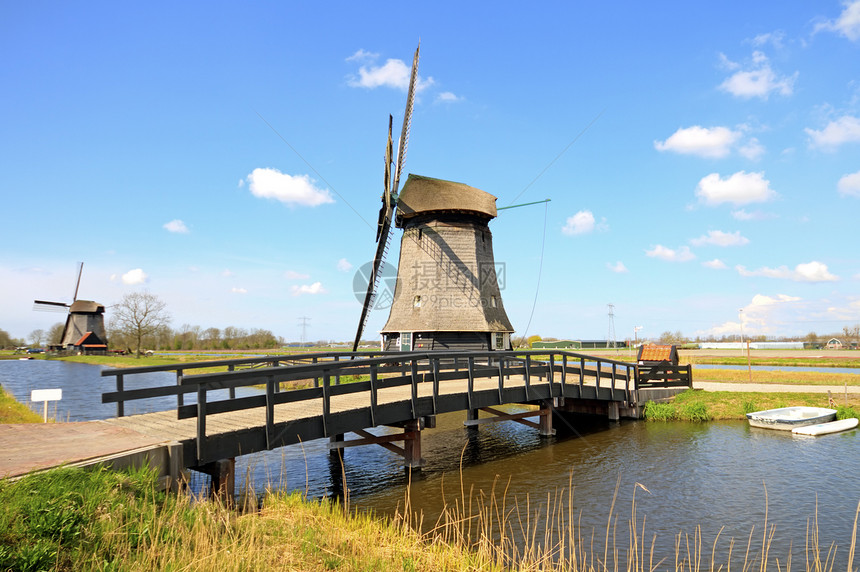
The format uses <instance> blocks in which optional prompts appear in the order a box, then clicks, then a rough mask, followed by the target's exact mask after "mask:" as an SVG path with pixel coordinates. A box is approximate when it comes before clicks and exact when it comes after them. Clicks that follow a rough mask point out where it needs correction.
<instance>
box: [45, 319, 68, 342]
mask: <svg viewBox="0 0 860 572" xmlns="http://www.w3.org/2000/svg"><path fill="white" fill-rule="evenodd" d="M65 331H66V325H65V324H64V323H63V322H57V323H56V324H54V325H53V326H51V329H49V330H48V338H47V343H48V344H49V345H59V344H60V343H62V341H63V333H65Z"/></svg>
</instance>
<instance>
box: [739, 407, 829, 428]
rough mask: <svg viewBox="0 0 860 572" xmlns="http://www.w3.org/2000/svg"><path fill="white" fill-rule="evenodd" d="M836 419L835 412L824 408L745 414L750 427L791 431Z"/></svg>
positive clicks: (772, 410) (800, 408) (781, 409)
mask: <svg viewBox="0 0 860 572" xmlns="http://www.w3.org/2000/svg"><path fill="white" fill-rule="evenodd" d="M834 419H836V410H835V409H827V408H824V407H804V406H799V407H781V408H779V409H768V410H766V411H755V412H753V413H747V420H748V421H749V424H750V427H760V428H762V429H777V430H781V431H791V430H792V429H794V428H796V427H804V426H806V425H817V424H820V423H827V422H828V421H833V420H834Z"/></svg>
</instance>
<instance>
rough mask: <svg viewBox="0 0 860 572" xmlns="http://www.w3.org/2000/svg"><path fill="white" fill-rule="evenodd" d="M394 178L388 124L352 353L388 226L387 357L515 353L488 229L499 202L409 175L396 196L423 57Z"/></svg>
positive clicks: (385, 248)
mask: <svg viewBox="0 0 860 572" xmlns="http://www.w3.org/2000/svg"><path fill="white" fill-rule="evenodd" d="M419 50H420V46H419V48H418V49H417V50H415V57H414V58H413V61H412V75H411V78H410V82H409V91H408V94H407V99H406V112H405V113H404V116H403V127H402V130H401V135H400V144H399V149H398V153H397V159H396V168H395V171H394V177H393V178H392V177H391V164H392V156H393V152H392V151H393V146H392V139H391V124H392V118H391V117H390V116H389V120H388V144H387V146H386V150H385V175H384V187H383V194H382V208H381V209H380V211H379V222H378V228H377V233H376V240H377V248H376V255H375V256H374V259H373V268H372V272H371V275H370V277H369V281H368V287H367V294H366V295H365V300H364V305H363V307H362V311H361V319H360V320H359V325H358V331H357V332H356V335H355V342H354V344H353V351H355V349H356V348H357V347H358V343H359V340H360V339H361V335H362V333H363V331H364V326H365V324H366V322H367V316H368V311H369V309H370V308H371V307H373V303H374V300H375V297H376V289H377V286H378V283H379V279H380V269H381V267H382V264H383V262H384V258H385V255H386V254H387V252H388V247H389V243H390V241H391V222H392V220H394V222H395V225H396V226H397V227H398V228H402V229H403V237H402V239H401V243H400V261H399V263H398V267H397V283H396V287H395V291H394V300H393V302H392V304H391V313H390V315H389V317H388V322H387V323H386V324H385V327H384V328H383V329H382V334H383V348H384V349H386V350H402V351H411V350H434V349H435V350H442V349H448V350H457V349H464V350H465V349H471V350H481V349H500V350H504V349H510V347H511V342H510V335H511V333H512V332H513V327H511V322H510V320H509V319H508V317H507V314H506V313H505V310H504V306H503V305H502V297H501V294H500V292H499V285H498V279H497V276H496V264H495V260H494V257H493V242H492V234H491V233H490V229H489V226H488V223H489V221H490V220H492V219H493V218H495V217H496V214H497V211H496V197H494V196H493V195H491V194H489V193H486V192H484V191H482V190H480V189H476V188H474V187H470V186H468V185H464V184H462V183H455V182H451V181H443V180H440V179H432V178H429V177H421V176H417V175H409V178H408V179H407V181H406V183H405V184H404V186H403V190H402V192H400V193H399V195H398V190H399V184H400V175H401V172H402V169H403V165H404V163H405V160H406V146H407V144H408V140H409V127H410V120H411V117H412V106H413V102H414V97H415V79H416V77H417V73H418V53H419Z"/></svg>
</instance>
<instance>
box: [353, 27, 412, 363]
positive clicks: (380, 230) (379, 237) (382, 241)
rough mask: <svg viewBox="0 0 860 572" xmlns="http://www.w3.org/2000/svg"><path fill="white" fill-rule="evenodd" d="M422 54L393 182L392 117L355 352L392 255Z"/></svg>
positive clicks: (410, 86) (408, 99)
mask: <svg viewBox="0 0 860 572" xmlns="http://www.w3.org/2000/svg"><path fill="white" fill-rule="evenodd" d="M420 50H421V44H419V45H418V48H417V49H416V50H415V56H414V57H413V58H412V74H411V76H410V78H409V91H408V92H407V94H406V111H405V112H404V114H403V127H402V128H401V130H400V142H399V145H398V149H397V164H396V167H395V171H394V179H393V180H392V179H391V163H392V154H393V153H392V140H391V130H392V123H393V118H392V117H391V116H389V117H388V143H387V144H386V147H385V174H384V177H383V192H382V207H380V209H379V221H378V226H377V229H376V241H377V244H376V254H375V255H374V257H373V267H372V269H371V272H370V276H369V277H368V281H367V293H366V294H365V296H364V304H363V305H362V307H361V317H360V318H359V320H358V329H357V330H356V332H355V340H354V341H353V344H352V351H356V350H357V349H358V344H359V342H360V341H361V335H362V334H363V333H364V327H365V326H366V325H367V319H368V317H369V312H370V308H372V307H373V302H374V300H375V298H376V290H377V288H378V286H379V279H380V270H381V269H382V265H383V264H384V262H385V255H386V254H388V248H389V245H390V244H391V220H392V218H394V211H395V209H396V208H397V192H398V190H399V188H400V187H399V185H400V174H401V173H402V172H403V166H404V165H405V164H406V147H407V145H408V143H409V128H410V124H411V121H412V106H413V103H414V101H415V82H416V78H417V77H418V53H419V52H420Z"/></svg>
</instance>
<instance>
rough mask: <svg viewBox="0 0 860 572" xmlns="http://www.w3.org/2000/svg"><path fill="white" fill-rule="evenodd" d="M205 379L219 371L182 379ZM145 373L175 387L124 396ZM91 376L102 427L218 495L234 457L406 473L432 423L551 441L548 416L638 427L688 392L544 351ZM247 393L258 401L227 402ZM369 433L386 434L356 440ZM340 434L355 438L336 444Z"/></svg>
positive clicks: (370, 356)
mask: <svg viewBox="0 0 860 572" xmlns="http://www.w3.org/2000/svg"><path fill="white" fill-rule="evenodd" d="M212 367H220V368H225V369H226V370H227V371H221V372H217V373H201V374H196V375H189V373H191V372H193V371H194V370H195V369H198V368H212ZM152 372H173V373H174V374H175V377H176V382H175V383H170V384H166V385H161V386H157V387H151V386H150V387H135V386H136V383H135V377H136V376H139V375H140V374H145V373H152ZM102 375H103V376H108V377H114V378H115V380H116V391H111V392H107V393H104V394H103V395H102V401H103V402H104V403H116V405H117V417H116V418H113V419H108V420H106V421H105V422H106V423H109V424H111V425H114V426H118V427H120V428H124V429H129V430H133V431H135V432H136V433H139V434H143V435H146V436H148V437H151V438H154V439H157V440H161V441H162V442H164V443H170V445H169V455H167V456H168V457H169V461H168V462H167V465H168V466H170V467H172V469H171V470H170V472H172V473H174V474H173V475H172V476H173V477H176V476H178V475H176V474H175V473H176V471H177V469H186V468H192V469H195V470H199V471H203V472H205V473H208V474H209V475H211V476H212V478H213V486H226V487H227V488H228V490H231V489H232V466H233V463H232V459H234V458H235V457H236V456H238V455H244V454H248V453H254V452H257V451H265V450H270V449H274V448H277V447H282V446H285V445H291V444H295V443H299V442H300V441H309V440H312V439H319V438H323V437H328V438H329V439H330V440H331V444H330V447H331V449H332V450H333V451H337V450H338V449H341V448H344V447H351V446H356V445H370V444H378V445H382V446H384V447H386V448H387V449H389V450H391V451H393V452H396V453H398V454H400V455H402V456H403V457H404V460H405V464H406V465H407V466H410V467H418V466H420V465H421V430H422V429H423V428H425V427H432V426H434V425H435V415H437V414H440V413H448V412H454V411H466V412H467V420H466V422H465V423H466V425H467V426H477V425H480V424H482V423H488V422H495V421H506V420H511V421H517V422H521V423H525V424H527V425H530V426H532V427H534V428H535V429H537V430H538V431H540V433H541V434H542V435H551V434H553V428H552V419H553V415H554V414H563V413H591V414H602V415H607V416H608V417H609V418H610V419H619V418H621V417H632V418H638V417H639V415H640V411H641V406H643V405H644V404H645V403H646V402H647V401H648V400H657V399H660V398H664V397H668V396H670V395H672V394H674V393H677V392H678V391H682V390H683V389H684V388H687V387H691V386H692V374H691V370H690V367H689V366H680V367H679V366H673V365H670V364H668V363H664V364H662V365H647V366H646V365H641V364H636V363H627V362H622V361H617V360H612V359H606V358H603V357H595V356H590V355H584V354H578V353H572V352H566V351H547V350H540V351H535V350H532V351H492V352H431V353H428V352H424V353H421V352H409V353H407V352H358V353H342V352H341V353H318V354H298V355H282V356H270V357H264V358H242V359H232V360H220V361H211V362H197V363H189V364H181V365H171V366H153V367H138V368H128V369H106V370H104V371H102ZM250 386H254V387H257V388H259V389H258V391H259V393H258V394H256V395H251V396H237V395H236V390H237V389H238V388H248V387H250ZM225 390H226V391H225ZM216 395H220V396H221V398H219V399H215V398H214V396H216ZM165 396H168V397H175V398H176V408H175V409H173V410H170V411H163V412H157V413H145V414H139V415H130V416H125V415H124V412H125V404H126V403H127V402H129V401H132V400H138V399H150V398H156V397H161V398H163V397H165ZM186 401H188V402H189V403H186ZM191 401H193V403H191ZM513 403H515V404H528V405H531V406H533V407H532V410H530V411H527V412H523V413H516V414H506V413H503V412H502V411H499V410H498V409H495V406H498V405H503V404H513ZM479 411H483V412H484V416H483V417H481V416H480V414H479ZM529 417H532V418H534V417H538V418H539V420H538V422H537V423H536V422H534V421H529V420H528V419H527V418H529ZM378 426H386V427H389V428H396V429H397V431H396V432H394V433H391V434H385V435H381V436H380V435H373V434H371V433H370V432H368V431H367V429H369V428H373V427H378ZM349 433H352V434H354V435H356V436H358V438H357V439H351V440H345V439H344V436H345V435H346V434H349ZM397 442H402V443H403V445H402V446H397V445H394V443H397Z"/></svg>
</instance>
